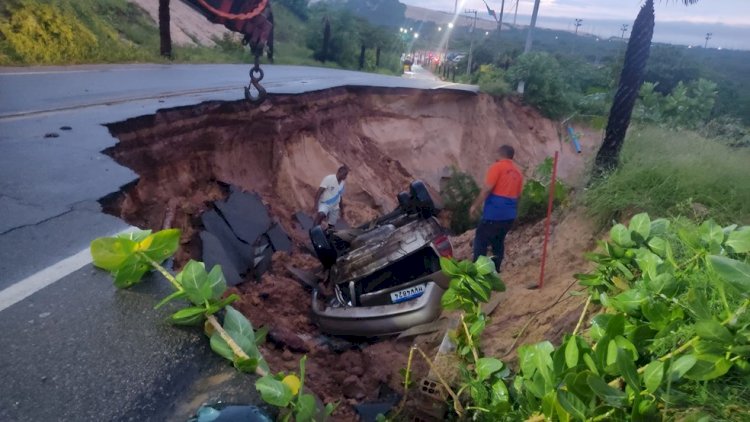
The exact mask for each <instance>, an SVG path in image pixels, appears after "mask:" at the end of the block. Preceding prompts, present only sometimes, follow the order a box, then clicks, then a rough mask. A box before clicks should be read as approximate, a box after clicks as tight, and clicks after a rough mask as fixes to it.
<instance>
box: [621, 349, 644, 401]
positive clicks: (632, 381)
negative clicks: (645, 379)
mask: <svg viewBox="0 0 750 422" xmlns="http://www.w3.org/2000/svg"><path fill="white" fill-rule="evenodd" d="M617 368H618V369H619V370H620V374H622V378H623V379H624V380H625V382H626V383H628V385H630V388H632V389H633V390H634V391H640V389H641V384H640V380H639V379H638V371H637V370H636V368H635V363H634V362H633V357H632V355H631V354H630V352H628V351H626V350H625V349H621V348H619V347H618V348H617Z"/></svg>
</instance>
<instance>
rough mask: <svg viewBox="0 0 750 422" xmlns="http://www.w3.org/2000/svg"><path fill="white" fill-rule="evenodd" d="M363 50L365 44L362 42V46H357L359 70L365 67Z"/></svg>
mask: <svg viewBox="0 0 750 422" xmlns="http://www.w3.org/2000/svg"><path fill="white" fill-rule="evenodd" d="M365 50H366V49H365V45H364V44H362V46H361V47H360V48H359V70H362V69H364V68H365Z"/></svg>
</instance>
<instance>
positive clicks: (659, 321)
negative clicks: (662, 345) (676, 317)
mask: <svg viewBox="0 0 750 422" xmlns="http://www.w3.org/2000/svg"><path fill="white" fill-rule="evenodd" d="M641 313H642V314H643V316H645V317H646V319H648V322H649V324H650V325H651V326H652V327H653V328H655V329H657V330H660V329H662V328H664V327H665V326H666V324H667V322H669V321H668V318H669V307H668V306H667V305H666V304H665V303H664V302H662V301H661V300H658V299H654V298H649V299H646V300H644V301H643V302H642V303H641Z"/></svg>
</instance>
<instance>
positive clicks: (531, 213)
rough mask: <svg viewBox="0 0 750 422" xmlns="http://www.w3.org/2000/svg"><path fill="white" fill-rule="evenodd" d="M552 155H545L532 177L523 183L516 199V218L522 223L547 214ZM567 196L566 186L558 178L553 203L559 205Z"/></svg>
mask: <svg viewBox="0 0 750 422" xmlns="http://www.w3.org/2000/svg"><path fill="white" fill-rule="evenodd" d="M552 165H553V160H552V157H547V158H545V159H544V161H543V162H542V163H541V164H539V166H538V167H537V169H536V171H535V172H534V177H533V178H531V179H529V180H527V181H526V183H524V185H523V192H522V193H521V198H520V199H519V200H518V220H519V221H520V222H522V223H528V222H535V221H539V220H540V219H542V218H544V216H545V215H547V206H548V203H549V185H550V183H551V182H552ZM567 197H568V188H567V187H566V186H565V184H563V182H561V181H560V180H555V192H554V197H553V205H554V206H555V207H559V206H560V205H562V204H564V203H565V200H566V199H567Z"/></svg>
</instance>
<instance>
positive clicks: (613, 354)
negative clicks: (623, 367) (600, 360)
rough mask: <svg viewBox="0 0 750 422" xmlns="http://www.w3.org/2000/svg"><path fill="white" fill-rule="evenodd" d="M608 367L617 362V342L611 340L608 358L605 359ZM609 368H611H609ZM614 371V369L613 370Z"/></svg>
mask: <svg viewBox="0 0 750 422" xmlns="http://www.w3.org/2000/svg"><path fill="white" fill-rule="evenodd" d="M605 363H606V364H607V367H612V366H614V365H615V364H616V363H617V342H616V341H614V340H610V341H609V343H607V359H606V360H605ZM607 369H608V370H609V369H610V368H607ZM612 372H614V371H612Z"/></svg>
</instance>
